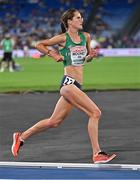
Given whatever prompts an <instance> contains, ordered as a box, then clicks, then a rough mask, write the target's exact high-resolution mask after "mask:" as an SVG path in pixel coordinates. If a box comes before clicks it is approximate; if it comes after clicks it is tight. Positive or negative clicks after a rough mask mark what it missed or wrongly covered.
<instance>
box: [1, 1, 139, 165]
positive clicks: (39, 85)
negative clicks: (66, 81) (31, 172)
mask: <svg viewBox="0 0 140 180" xmlns="http://www.w3.org/2000/svg"><path fill="white" fill-rule="evenodd" d="M72 7H74V8H78V9H80V11H81V12H82V13H83V15H84V17H85V24H84V28H85V30H86V31H88V32H90V33H91V36H92V39H95V40H96V41H97V42H99V44H100V46H101V56H100V57H99V58H97V59H95V60H94V61H93V62H91V63H88V64H87V65H86V66H85V77H84V90H90V92H88V91H87V93H88V95H89V96H90V97H91V98H92V99H93V100H95V102H96V103H97V104H98V105H99V106H100V107H101V108H102V111H103V117H102V118H103V120H102V121H101V123H100V138H101V144H102V146H103V148H104V149H105V150H108V151H110V152H116V153H117V155H118V158H117V159H115V160H114V162H113V163H130V164H139V163H140V159H139V155H140V153H139V148H140V140H139V126H140V123H139V117H140V113H139V107H140V91H139V90H140V70H139V69H140V68H139V67H140V13H139V11H140V1H139V0H122V1H116V0H76V1H74V0H53V1H48V0H24V1H22V0H12V1H8V0H0V40H2V39H3V38H4V35H5V34H6V33H10V34H11V36H12V38H13V39H14V40H15V42H16V47H15V51H14V59H15V61H16V62H17V63H18V64H20V66H21V69H20V71H15V72H12V73H10V72H8V71H5V72H3V73H0V92H1V94H0V132H1V139H0V144H1V153H0V160H1V161H23V162H24V161H33V162H35V161H36V162H37V161H41V162H48V161H49V162H86V163H87V162H89V161H90V157H91V149H90V144H89V140H88V135H87V131H86V123H87V121H84V120H83V119H86V118H87V117H86V116H85V115H84V114H83V113H79V111H78V110H74V111H73V112H72V113H71V116H69V117H68V119H69V120H66V122H64V124H63V125H62V126H61V127H59V128H58V129H55V130H50V131H48V132H44V133H43V134H40V135H37V136H36V138H35V137H34V138H32V140H30V141H28V142H27V145H26V146H25V147H24V148H23V149H22V150H21V154H20V156H19V157H18V158H17V159H14V158H13V157H12V155H11V152H10V147H11V143H12V133H13V132H14V131H17V130H25V129H26V128H27V127H29V126H31V125H32V124H34V123H35V122H36V121H38V119H40V118H44V117H46V116H48V115H50V114H51V113H52V110H53V108H54V105H55V103H56V101H57V99H58V98H59V94H58V92H56V91H58V90H59V85H60V81H61V78H62V74H63V67H62V64H61V63H55V62H54V61H53V60H52V59H51V58H48V57H43V58H40V59H34V58H32V54H33V53H34V52H36V50H35V49H34V45H35V43H36V42H37V41H39V40H41V39H45V38H49V37H51V36H53V35H54V34H57V33H59V32H60V26H59V23H60V16H61V14H62V12H63V11H64V10H65V9H68V8H72ZM25 49H28V53H29V54H28V55H27V54H26V55H25V54H24V50H25ZM0 56H2V50H1V51H0ZM19 56H22V57H19ZM102 90H105V91H102ZM124 90H125V91H124ZM136 90H137V91H136ZM50 91H52V92H50ZM5 92H6V93H5ZM7 92H8V93H7ZM9 93H10V94H9ZM79 122H80V128H79ZM54 144H55V145H54ZM78 144H79V145H78ZM33 150H34V152H33Z"/></svg>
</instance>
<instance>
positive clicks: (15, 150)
mask: <svg viewBox="0 0 140 180" xmlns="http://www.w3.org/2000/svg"><path fill="white" fill-rule="evenodd" d="M20 135H21V133H20V132H16V133H14V134H13V144H12V148H11V151H12V154H13V156H15V157H16V156H17V155H18V152H19V149H20V147H21V146H22V145H23V141H21V140H20Z"/></svg>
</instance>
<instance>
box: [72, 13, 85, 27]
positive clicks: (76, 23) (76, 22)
mask: <svg viewBox="0 0 140 180" xmlns="http://www.w3.org/2000/svg"><path fill="white" fill-rule="evenodd" d="M69 23H70V25H71V26H73V27H74V28H76V29H78V30H80V29H83V18H82V16H81V14H80V13H79V12H78V11H76V12H75V13H74V17H73V19H72V20H70V21H69Z"/></svg>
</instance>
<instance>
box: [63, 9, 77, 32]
mask: <svg viewBox="0 0 140 180" xmlns="http://www.w3.org/2000/svg"><path fill="white" fill-rule="evenodd" d="M77 11H78V10H77V9H74V8H72V9H68V10H67V11H65V12H64V13H63V15H62V16H61V31H62V33H65V32H66V31H67V28H68V19H70V20H72V18H73V17H74V13H75V12H77Z"/></svg>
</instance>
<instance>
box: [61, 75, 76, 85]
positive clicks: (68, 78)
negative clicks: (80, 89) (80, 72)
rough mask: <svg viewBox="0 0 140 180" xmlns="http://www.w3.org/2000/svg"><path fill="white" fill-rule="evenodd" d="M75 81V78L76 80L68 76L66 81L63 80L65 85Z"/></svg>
mask: <svg viewBox="0 0 140 180" xmlns="http://www.w3.org/2000/svg"><path fill="white" fill-rule="evenodd" d="M74 81H75V80H74V79H73V78H71V77H68V76H66V78H65V80H64V82H63V85H69V84H73V83H74Z"/></svg>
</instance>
